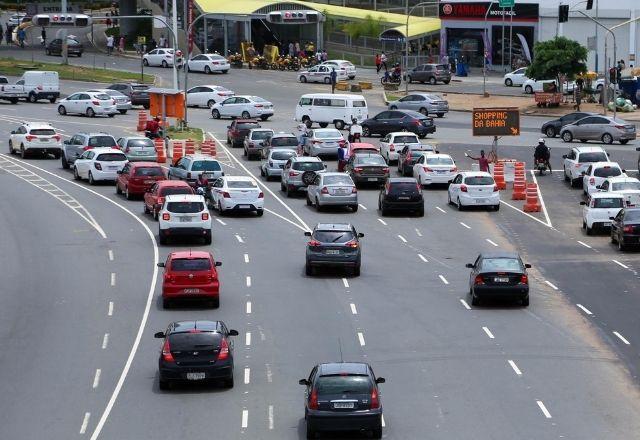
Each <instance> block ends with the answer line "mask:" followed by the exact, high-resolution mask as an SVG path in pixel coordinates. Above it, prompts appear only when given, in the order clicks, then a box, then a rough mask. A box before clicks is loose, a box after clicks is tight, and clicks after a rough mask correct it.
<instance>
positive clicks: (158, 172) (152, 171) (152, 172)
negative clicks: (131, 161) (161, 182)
mask: <svg viewBox="0 0 640 440" xmlns="http://www.w3.org/2000/svg"><path fill="white" fill-rule="evenodd" d="M134 175H135V176H143V177H155V176H164V172H163V171H162V168H160V167H136V171H135V174H134Z"/></svg>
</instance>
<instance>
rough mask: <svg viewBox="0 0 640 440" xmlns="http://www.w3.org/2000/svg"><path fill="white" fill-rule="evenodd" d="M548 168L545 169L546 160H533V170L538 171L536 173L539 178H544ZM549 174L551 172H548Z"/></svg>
mask: <svg viewBox="0 0 640 440" xmlns="http://www.w3.org/2000/svg"><path fill="white" fill-rule="evenodd" d="M548 168H549V167H547V160H546V159H543V158H538V159H535V169H536V170H538V173H539V174H540V175H541V176H544V173H545V171H547V170H548ZM548 171H549V172H551V170H548Z"/></svg>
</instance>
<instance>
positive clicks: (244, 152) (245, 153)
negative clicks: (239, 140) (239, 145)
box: [242, 148, 247, 157]
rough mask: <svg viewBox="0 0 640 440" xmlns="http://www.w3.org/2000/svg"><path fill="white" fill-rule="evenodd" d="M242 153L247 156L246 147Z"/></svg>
mask: <svg viewBox="0 0 640 440" xmlns="http://www.w3.org/2000/svg"><path fill="white" fill-rule="evenodd" d="M242 155H243V156H245V157H246V156H247V149H246V148H243V149H242Z"/></svg>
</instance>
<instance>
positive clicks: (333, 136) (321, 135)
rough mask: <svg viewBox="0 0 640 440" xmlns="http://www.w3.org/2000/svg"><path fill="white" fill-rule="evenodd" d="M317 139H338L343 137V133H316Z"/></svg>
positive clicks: (333, 131)
mask: <svg viewBox="0 0 640 440" xmlns="http://www.w3.org/2000/svg"><path fill="white" fill-rule="evenodd" d="M314 134H315V137H316V138H318V139H336V138H340V137H342V133H340V132H339V131H338V130H327V131H319V130H318V131H316V132H315V133H314Z"/></svg>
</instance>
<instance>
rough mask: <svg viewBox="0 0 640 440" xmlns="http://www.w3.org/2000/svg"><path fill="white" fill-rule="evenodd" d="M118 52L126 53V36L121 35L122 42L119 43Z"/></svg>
mask: <svg viewBox="0 0 640 440" xmlns="http://www.w3.org/2000/svg"><path fill="white" fill-rule="evenodd" d="M118 52H120V53H124V35H120V41H119V42H118Z"/></svg>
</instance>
